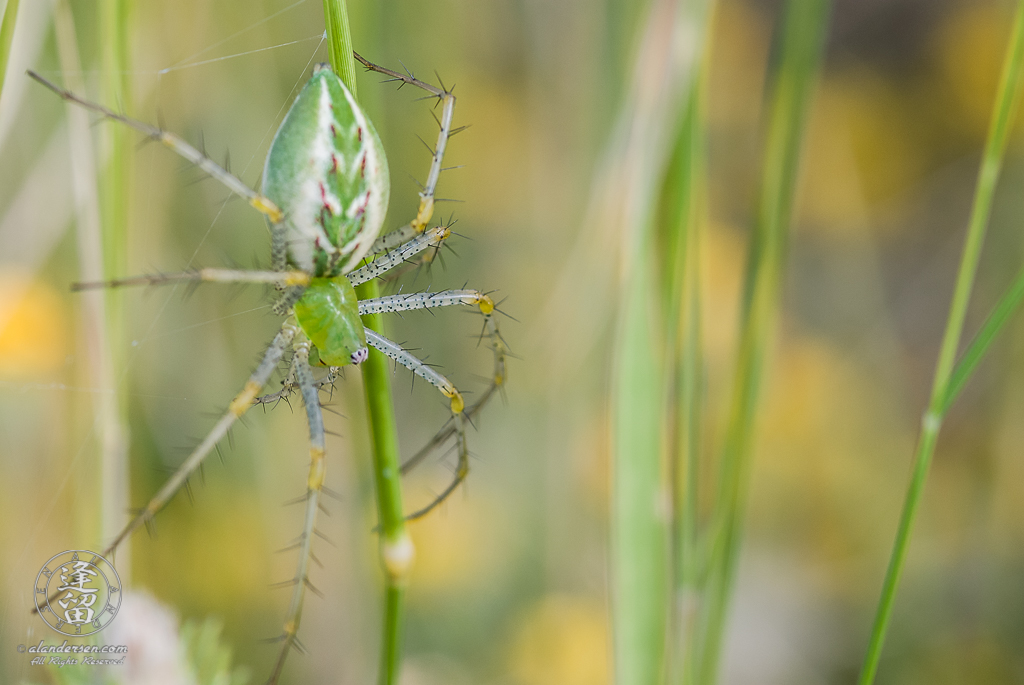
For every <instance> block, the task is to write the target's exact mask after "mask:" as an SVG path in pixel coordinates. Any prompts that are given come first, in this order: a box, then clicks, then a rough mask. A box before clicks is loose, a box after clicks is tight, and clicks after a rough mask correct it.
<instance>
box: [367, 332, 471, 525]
mask: <svg viewBox="0 0 1024 685" xmlns="http://www.w3.org/2000/svg"><path fill="white" fill-rule="evenodd" d="M366 342H367V343H368V344H369V345H371V346H372V347H374V348H376V349H378V350H380V351H381V352H383V353H384V354H386V355H387V356H388V357H390V358H391V359H393V360H395V361H396V362H398V363H399V364H401V365H402V366H404V367H405V368H407V369H409V370H410V371H412V372H413V373H414V374H416V375H417V376H419V377H420V378H423V379H424V380H426V381H427V382H428V383H430V384H431V385H433V386H434V387H435V388H437V389H438V390H439V391H440V392H441V394H442V395H444V396H445V397H447V398H448V399H449V400H451V405H450V406H451V410H452V426H453V432H454V434H455V445H456V449H457V451H458V453H459V463H458V466H457V467H456V469H455V478H454V479H453V480H452V482H451V483H450V484H449V485H448V487H446V488H445V489H444V490H443V491H442V492H441V494H440V495H438V496H437V497H436V498H435V499H434V501H432V502H431V503H430V504H428V505H427V506H425V507H423V508H422V509H418V510H417V511H414V512H413V513H411V514H409V515H408V516H406V520H410V521H411V520H413V519H418V518H420V517H421V516H426V515H427V514H428V513H430V512H431V511H432V510H433V509H434V507H436V506H437V505H439V504H440V503H441V502H443V501H444V500H445V499H447V497H448V495H450V494H452V493H453V492H454V491H455V489H456V488H457V487H459V484H460V483H462V481H464V480H465V479H466V476H467V475H468V474H469V449H468V447H467V446H466V427H465V417H464V416H463V409H464V408H465V402H464V400H463V399H462V394H461V393H460V392H459V391H458V389H456V387H455V386H454V385H452V382H451V381H449V380H448V379H447V378H445V377H444V376H442V375H441V374H440V373H438V372H437V371H435V370H434V369H432V368H431V367H429V366H427V365H426V364H424V363H423V362H422V361H420V360H419V359H417V358H416V357H414V356H413V355H411V354H409V353H408V352H406V351H405V350H403V349H402V347H401V345H399V344H397V343H395V342H392V341H391V340H388V339H387V338H385V337H384V336H383V335H380V334H379V333H377V332H376V331H373V330H371V329H369V328H367V329H366Z"/></svg>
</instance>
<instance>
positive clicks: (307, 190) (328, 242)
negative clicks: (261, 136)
mask: <svg viewBox="0 0 1024 685" xmlns="http://www.w3.org/2000/svg"><path fill="white" fill-rule="evenodd" d="M263 191H264V194H265V195H266V196H267V197H268V198H270V199H271V200H273V201H274V203H276V204H277V206H278V207H280V208H281V210H282V211H283V213H284V222H283V224H284V231H285V233H286V235H285V241H286V245H287V259H288V262H289V264H290V265H291V266H294V267H296V268H298V269H302V270H303V271H307V272H309V273H311V274H313V275H314V276H318V277H331V276H336V275H339V274H343V273H347V272H349V271H351V270H352V269H353V268H354V267H355V265H356V264H357V263H358V262H359V261H360V260H361V259H362V258H363V257H364V256H365V255H366V252H367V251H368V250H369V249H370V246H371V245H372V244H373V241H374V240H376V238H377V235H378V234H379V233H380V229H381V226H382V225H383V223H384V215H385V213H386V211H387V206H388V195H389V192H390V182H389V179H388V163H387V159H386V157H385V156H384V148H383V147H382V146H381V143H380V138H379V137H378V136H377V132H376V130H375V129H374V127H373V124H372V123H370V120H369V119H368V118H367V117H366V115H365V114H364V113H363V111H362V109H360V107H359V105H358V104H357V103H356V101H355V98H354V97H352V94H351V93H350V92H349V91H348V89H347V88H346V87H345V85H344V84H343V83H342V81H341V79H339V78H338V77H337V76H336V75H335V74H334V72H333V71H331V70H330V69H329V68H325V67H324V68H319V69H318V70H317V71H316V72H315V73H314V74H313V77H312V78H311V79H310V80H309V81H308V82H307V83H306V85H305V86H304V87H303V89H302V92H300V93H299V96H298V97H297V98H296V99H295V102H294V103H293V104H292V107H291V109H290V110H288V114H287V115H286V116H285V119H284V121H283V122H282V124H281V127H280V128H279V129H278V130H277V134H276V135H275V136H274V141H273V143H271V145H270V152H269V153H267V161H266V166H265V168H264V171H263Z"/></svg>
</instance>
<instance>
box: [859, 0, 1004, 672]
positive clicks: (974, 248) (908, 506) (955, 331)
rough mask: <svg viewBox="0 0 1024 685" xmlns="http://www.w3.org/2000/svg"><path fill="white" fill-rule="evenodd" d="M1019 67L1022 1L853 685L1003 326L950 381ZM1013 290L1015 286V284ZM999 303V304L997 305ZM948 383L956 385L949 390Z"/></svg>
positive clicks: (986, 336) (888, 613) (874, 658)
mask: <svg viewBox="0 0 1024 685" xmlns="http://www.w3.org/2000/svg"><path fill="white" fill-rule="evenodd" d="M1022 65H1024V0H1022V2H1020V3H1019V4H1018V6H1017V14H1016V17H1015V18H1014V22H1013V33H1012V36H1011V38H1010V43H1009V46H1008V47H1007V50H1006V57H1005V60H1004V62H1003V70H1002V75H1001V77H1000V80H999V90H998V91H997V94H996V101H995V105H994V107H993V109H992V119H991V122H990V124H989V131H988V138H987V140H986V142H985V151H984V153H983V156H982V160H981V168H980V169H979V171H978V181H977V186H976V189H975V192H974V204H973V207H972V209H971V217H970V222H969V224H968V227H967V237H966V239H965V241H964V251H963V255H962V257H961V260H960V268H959V271H958V272H957V278H956V286H955V289H954V291H953V299H952V302H951V303H950V307H949V318H948V320H947V322H946V330H945V333H944V334H943V336H942V345H941V347H940V348H939V358H938V361H937V362H936V365H935V378H934V381H933V383H932V393H931V398H930V400H929V402H928V409H927V411H926V412H925V415H924V418H923V420H922V423H921V433H920V435H919V437H918V442H917V450H916V453H915V454H914V461H913V467H912V474H913V475H912V476H911V480H910V486H909V487H908V489H907V495H906V498H905V499H904V501H903V511H902V513H901V515H900V522H899V527H898V529H897V532H896V541H895V543H894V545H893V551H892V555H891V556H890V558H889V566H888V569H887V570H886V573H885V580H884V581H883V584H882V593H881V597H880V598H879V602H878V609H877V612H876V614H875V622H874V627H873V628H872V631H871V639H870V642H869V643H868V649H867V653H866V654H865V657H864V664H863V666H862V668H861V674H860V680H859V681H858V682H859V683H860V685H869V684H870V683H872V682H874V679H875V673H876V672H877V670H878V661H879V659H880V657H881V653H882V645H883V643H884V642H885V634H886V631H887V630H888V627H889V620H890V618H891V617H892V608H893V603H894V601H895V597H896V587H897V586H898V585H899V580H900V575H901V573H902V571H903V564H904V562H905V561H906V557H907V549H908V547H909V543H910V534H911V530H912V529H913V526H914V519H915V518H916V516H917V509H918V506H919V504H920V502H921V495H922V493H923V491H924V484H925V480H926V479H927V477H928V468H929V466H930V465H931V460H932V455H933V454H934V453H935V443H936V441H937V440H938V436H939V430H940V428H941V427H942V419H943V416H944V414H945V411H946V409H947V408H948V407H949V404H950V402H951V401H952V397H955V394H956V392H959V389H960V387H962V385H963V383H964V381H966V379H967V376H968V375H969V373H970V371H972V370H973V368H974V366H975V365H976V364H977V362H978V361H979V360H980V358H981V355H982V354H983V353H984V351H985V349H987V347H988V345H989V344H990V343H991V341H992V338H993V337H994V336H995V334H996V333H997V332H998V331H999V328H1000V327H1001V326H1002V324H1003V323H1004V322H1005V317H1003V316H1002V315H1003V314H1004V312H1003V311H1002V310H1000V309H998V308H997V313H999V314H1000V317H995V318H993V319H990V320H989V323H988V324H986V326H985V328H983V330H982V335H980V336H979V337H978V338H977V339H976V346H975V345H972V346H971V349H969V350H968V355H966V356H965V357H964V365H962V366H961V367H960V368H961V372H960V375H959V376H957V377H955V378H954V372H953V363H954V360H955V358H956V352H957V348H958V347H959V345H960V338H961V336H962V335H963V327H964V320H965V318H966V316H967V305H968V303H969V302H970V298H971V290H972V289H973V286H974V280H975V276H976V274H977V271H978V260H979V259H980V257H981V248H982V245H983V244H984V240H985V231H986V228H987V227H988V222H989V217H990V216H991V213H992V198H993V196H994V194H995V188H996V182H997V181H998V180H999V172H1000V170H1001V168H1002V163H1003V156H1004V153H1005V151H1006V139H1007V136H1008V134H1009V131H1010V123H1011V122H1012V120H1013V117H1014V114H1015V112H1016V109H1017V104H1018V101H1019V97H1020V86H1021V73H1022ZM1016 287H1018V288H1019V287H1020V286H1019V284H1018V285H1017V286H1016ZM1007 297H1009V298H1011V300H1012V298H1013V289H1011V292H1010V293H1009V294H1008V296H1007ZM1018 297H1019V296H1018ZM1000 304H1003V303H1002V302H1001V303H1000ZM1006 304H1007V311H1006V312H1005V316H1009V310H1012V308H1013V307H1012V306H1010V305H1011V301H1010V300H1006ZM989 324H991V326H990V325H989ZM954 383H956V384H957V385H955V386H954ZM954 388H955V389H954ZM951 390H953V394H952V395H951V394H950V393H951Z"/></svg>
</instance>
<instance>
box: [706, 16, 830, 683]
mask: <svg viewBox="0 0 1024 685" xmlns="http://www.w3.org/2000/svg"><path fill="white" fill-rule="evenodd" d="M828 10H829V3H828V2H827V0H788V2H787V3H786V7H785V10H784V12H785V15H784V19H783V26H782V30H781V33H780V40H781V43H780V46H779V53H778V54H779V58H778V61H777V62H776V68H775V71H774V73H773V74H772V83H773V88H772V90H771V94H770V101H769V102H770V104H769V111H768V129H767V140H766V147H765V153H764V160H763V168H762V178H761V191H760V198H759V204H758V210H757V220H756V226H755V229H754V235H753V237H752V240H751V248H750V257H749V261H748V269H747V276H746V282H745V287H744V299H743V308H742V319H741V326H740V345H739V351H738V359H737V363H736V378H735V386H734V389H733V397H732V404H731V410H730V417H729V422H728V428H727V434H726V437H725V445H724V448H723V453H722V461H721V471H720V487H719V493H718V500H717V501H716V506H715V513H714V520H713V528H712V534H713V535H714V536H715V537H714V540H713V544H712V552H711V559H710V561H709V570H708V586H707V588H706V608H705V612H704V616H703V621H702V630H701V634H702V639H703V641H704V643H703V646H702V649H701V655H700V682H702V683H713V682H715V680H716V678H717V670H718V662H719V654H720V651H721V643H722V636H723V632H724V629H725V614H726V609H727V607H728V600H729V596H730V593H731V591H732V584H733V576H734V575H735V568H736V563H737V557H738V551H739V545H740V539H741V534H742V522H743V514H744V511H745V501H746V489H747V480H748V477H747V473H748V471H749V468H750V458H751V451H752V442H753V432H754V419H755V417H756V414H757V407H758V395H759V392H758V391H759V388H760V384H761V380H762V376H763V373H764V361H765V357H766V355H767V350H768V346H769V344H770V341H771V334H772V329H773V326H774V321H775V318H776V310H777V308H778V299H779V288H780V283H781V280H782V270H783V262H784V256H785V247H786V243H787V238H788V234H789V228H790V223H791V219H792V216H791V215H792V206H793V198H794V195H795V190H796V181H797V171H798V168H799V161H800V151H801V148H802V144H803V139H804V129H805V127H806V120H807V114H808V111H809V109H810V102H811V96H812V93H813V91H814V86H815V83H816V76H817V73H818V68H819V62H820V56H821V50H822V44H823V42H824V37H825V31H826V28H827V25H828V21H827V20H828V14H829V12H828Z"/></svg>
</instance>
